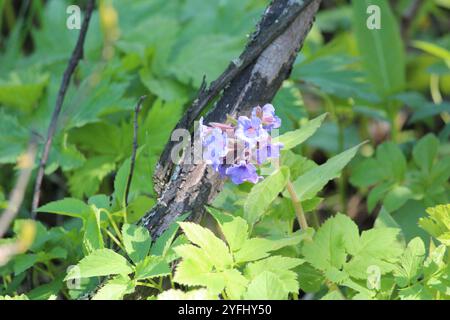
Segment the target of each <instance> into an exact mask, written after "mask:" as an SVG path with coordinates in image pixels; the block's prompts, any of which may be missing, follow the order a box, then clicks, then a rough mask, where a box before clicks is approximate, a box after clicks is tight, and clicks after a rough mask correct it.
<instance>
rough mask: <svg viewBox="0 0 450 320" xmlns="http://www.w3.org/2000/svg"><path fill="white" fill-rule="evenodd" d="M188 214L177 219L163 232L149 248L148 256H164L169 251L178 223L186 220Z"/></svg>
mask: <svg viewBox="0 0 450 320" xmlns="http://www.w3.org/2000/svg"><path fill="white" fill-rule="evenodd" d="M188 215H189V213H185V214H183V215H181V216H180V217H178V218H177V219H176V220H175V221H174V222H173V223H172V224H171V225H170V226H169V228H167V230H166V231H164V232H163V233H162V234H161V235H160V236H159V237H158V239H156V241H155V243H154V244H153V245H152V247H151V248H150V254H152V255H155V256H163V257H164V256H166V254H167V252H168V251H169V248H170V246H171V245H172V243H173V239H175V236H176V233H177V231H178V229H179V228H180V226H179V224H178V223H177V222H178V221H183V220H184V219H186V218H187V216H188Z"/></svg>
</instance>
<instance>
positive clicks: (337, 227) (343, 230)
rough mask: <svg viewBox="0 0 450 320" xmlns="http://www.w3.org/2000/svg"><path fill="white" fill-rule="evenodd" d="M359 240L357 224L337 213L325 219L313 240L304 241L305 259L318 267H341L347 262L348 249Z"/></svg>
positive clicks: (326, 268)
mask: <svg viewBox="0 0 450 320" xmlns="http://www.w3.org/2000/svg"><path fill="white" fill-rule="evenodd" d="M357 242H358V227H357V226H356V224H355V223H354V222H353V221H352V220H351V219H350V218H349V217H347V216H344V215H342V214H337V215H336V216H334V217H332V218H329V219H328V220H327V221H325V223H324V224H323V225H322V226H321V227H320V228H319V230H318V231H317V232H316V234H315V235H314V238H313V241H312V242H305V243H304V245H303V249H302V252H303V255H304V257H305V260H306V261H308V262H309V263H310V264H311V265H312V266H313V267H315V268H316V269H319V270H322V271H326V270H328V269H330V268H331V267H335V268H337V269H341V268H342V266H343V265H344V263H345V262H346V257H347V253H346V249H347V248H348V247H352V246H355V245H356V243H357Z"/></svg>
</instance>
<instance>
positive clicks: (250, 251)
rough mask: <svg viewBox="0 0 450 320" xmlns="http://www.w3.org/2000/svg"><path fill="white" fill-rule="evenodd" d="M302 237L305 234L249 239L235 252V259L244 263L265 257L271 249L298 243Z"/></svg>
mask: <svg viewBox="0 0 450 320" xmlns="http://www.w3.org/2000/svg"><path fill="white" fill-rule="evenodd" d="M302 239H303V234H300V235H295V236H292V237H287V238H280V239H265V238H251V239H247V240H246V241H245V242H244V244H243V245H242V247H241V248H240V249H239V250H238V251H236V252H235V254H234V260H235V262H236V263H242V262H248V261H256V260H259V259H263V258H266V257H268V256H269V255H270V252H271V251H275V250H278V249H281V248H283V247H287V246H291V245H298V244H299V243H300V241H301V240H302Z"/></svg>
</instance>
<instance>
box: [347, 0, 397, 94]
mask: <svg viewBox="0 0 450 320" xmlns="http://www.w3.org/2000/svg"><path fill="white" fill-rule="evenodd" d="M371 5H374V6H376V7H375V8H379V19H380V24H381V25H380V28H379V29H377V28H375V29H369V27H368V25H367V24H368V23H369V22H370V20H371V19H373V17H371V15H372V16H373V15H374V12H368V9H369V6H371ZM352 7H353V30H354V32H355V36H356V40H357V45H358V49H359V52H360V54H361V57H362V62H363V66H364V69H365V70H366V72H367V75H368V79H369V82H370V83H371V84H372V85H373V86H374V87H375V89H376V90H377V92H378V93H379V94H380V95H382V96H387V95H390V94H392V93H395V92H398V91H400V90H402V89H403V88H404V86H405V57H404V55H405V54H404V48H403V41H402V39H401V37H400V31H399V28H398V25H397V22H396V19H395V17H394V15H393V13H392V11H391V8H390V6H389V2H388V1H387V0H353V1H352ZM372 8H373V7H372ZM375 14H376V13H375Z"/></svg>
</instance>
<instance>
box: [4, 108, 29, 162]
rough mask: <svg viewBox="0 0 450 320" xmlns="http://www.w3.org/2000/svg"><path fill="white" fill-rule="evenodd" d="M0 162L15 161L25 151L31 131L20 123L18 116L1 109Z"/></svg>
mask: <svg viewBox="0 0 450 320" xmlns="http://www.w3.org/2000/svg"><path fill="white" fill-rule="evenodd" d="M0 119H2V125H1V126H0V137H2V138H1V139H0V163H14V162H16V160H17V157H18V156H20V155H21V154H22V152H24V151H25V149H26V146H27V143H28V140H29V138H30V133H29V131H28V130H27V128H25V127H24V126H22V125H21V124H20V123H19V120H18V119H17V117H15V116H13V115H10V114H8V113H5V111H4V110H3V109H2V110H0Z"/></svg>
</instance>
